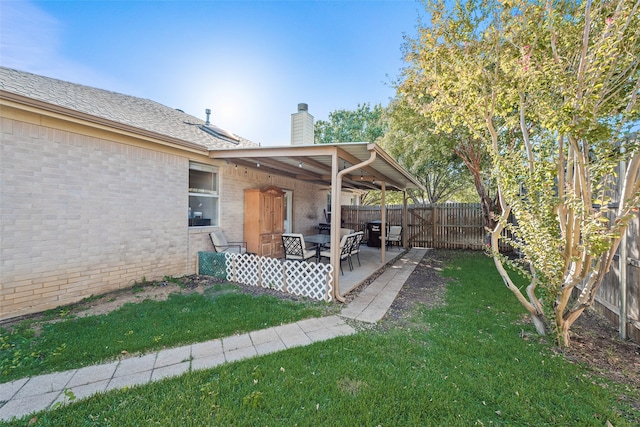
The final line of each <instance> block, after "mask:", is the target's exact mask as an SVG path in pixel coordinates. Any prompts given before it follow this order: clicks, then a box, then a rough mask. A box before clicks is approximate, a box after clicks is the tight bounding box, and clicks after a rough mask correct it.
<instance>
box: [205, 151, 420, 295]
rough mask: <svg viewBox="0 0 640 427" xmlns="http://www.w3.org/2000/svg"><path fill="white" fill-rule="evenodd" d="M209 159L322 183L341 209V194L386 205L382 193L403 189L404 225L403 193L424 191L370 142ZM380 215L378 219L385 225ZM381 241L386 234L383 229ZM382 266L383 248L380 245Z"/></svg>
mask: <svg viewBox="0 0 640 427" xmlns="http://www.w3.org/2000/svg"><path fill="white" fill-rule="evenodd" d="M209 157H211V158H212V159H218V160H227V161H229V162H233V163H234V164H236V165H238V166H244V167H251V168H258V167H259V168H260V170H261V171H263V172H266V173H270V174H273V175H281V176H287V177H290V178H294V179H298V180H303V181H307V182H310V183H314V184H318V185H324V186H326V187H327V189H330V190H331V206H335V207H338V206H340V192H341V191H343V190H344V191H349V190H381V191H382V205H383V206H384V205H385V192H386V190H394V191H402V192H403V198H404V212H403V225H405V226H406V210H407V209H406V206H407V203H406V190H407V189H409V188H417V189H421V190H423V191H424V187H423V186H422V184H420V182H418V181H417V180H416V179H415V178H414V177H413V176H412V175H411V174H410V173H409V172H408V171H406V170H405V169H404V168H403V167H402V166H400V164H399V163H398V162H396V161H395V160H394V159H393V158H392V157H391V156H390V155H389V154H387V153H386V152H385V151H384V150H383V149H382V148H381V147H379V146H378V145H376V144H373V143H366V142H348V143H335V144H313V145H287V146H280V147H247V148H231V149H220V150H210V151H209ZM333 210H334V212H332V215H331V248H332V251H334V252H335V253H333V252H332V257H331V263H332V264H333V271H334V275H333V280H334V283H333V289H334V297H335V298H336V299H338V300H342V298H341V296H340V295H338V292H337V289H338V280H339V276H340V275H339V274H336V273H335V272H337V271H339V267H340V265H339V256H338V251H339V245H340V242H339V240H340V236H339V233H338V230H339V229H340V224H341V218H340V209H333ZM385 211H386V209H382V210H381V219H382V222H383V223H385V222H386V220H385ZM381 231H382V239H383V240H384V238H385V235H384V233H385V232H386V229H385V227H382V230H381ZM381 257H382V262H383V263H384V262H385V245H382V247H381Z"/></svg>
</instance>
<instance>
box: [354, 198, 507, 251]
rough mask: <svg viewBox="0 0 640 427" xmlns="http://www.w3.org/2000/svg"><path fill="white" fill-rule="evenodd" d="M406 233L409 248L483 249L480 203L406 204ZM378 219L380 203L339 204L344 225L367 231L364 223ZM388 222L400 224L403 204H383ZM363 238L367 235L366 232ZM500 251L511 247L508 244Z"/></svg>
mask: <svg viewBox="0 0 640 427" xmlns="http://www.w3.org/2000/svg"><path fill="white" fill-rule="evenodd" d="M407 210H408V215H407V216H408V218H407V224H406V225H405V227H404V229H403V233H408V234H407V239H408V244H409V246H411V247H418V248H420V247H427V248H437V249H483V248H484V247H485V244H486V243H485V235H486V233H485V230H484V220H483V217H482V208H481V206H480V204H479V203H442V204H434V205H425V206H414V205H411V206H409V207H408V209H407ZM380 219H381V211H380V206H342V221H343V225H342V226H343V227H346V228H351V229H354V230H356V231H360V230H362V231H365V233H366V232H367V224H368V223H369V222H371V221H376V220H377V221H379V220H380ZM386 220H387V224H388V225H402V206H399V205H390V206H387V207H386ZM365 239H368V236H366V235H365ZM501 250H505V251H507V250H510V247H509V246H508V245H503V246H501Z"/></svg>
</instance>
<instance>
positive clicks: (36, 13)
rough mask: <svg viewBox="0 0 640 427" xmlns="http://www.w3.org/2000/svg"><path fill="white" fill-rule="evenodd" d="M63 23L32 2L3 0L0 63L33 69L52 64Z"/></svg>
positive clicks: (1, 8) (21, 68)
mask: <svg viewBox="0 0 640 427" xmlns="http://www.w3.org/2000/svg"><path fill="white" fill-rule="evenodd" d="M60 28H61V25H60V23H59V22H58V21H56V19H54V18H53V17H51V16H49V15H47V14H46V13H45V12H43V11H42V10H40V9H38V8H37V7H36V6H34V5H33V4H31V3H30V2H21V1H2V2H0V63H1V64H2V65H3V66H5V67H10V68H16V69H20V70H34V69H38V68H40V67H43V66H46V64H50V63H51V61H52V60H54V59H55V58H54V55H52V53H53V52H55V51H56V50H57V49H58V40H59V34H60Z"/></svg>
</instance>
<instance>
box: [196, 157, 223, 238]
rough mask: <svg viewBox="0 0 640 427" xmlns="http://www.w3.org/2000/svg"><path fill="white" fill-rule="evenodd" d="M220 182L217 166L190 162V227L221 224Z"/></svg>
mask: <svg viewBox="0 0 640 427" xmlns="http://www.w3.org/2000/svg"><path fill="white" fill-rule="evenodd" d="M219 183H220V180H219V174H218V168H217V167H215V166H211V165H205V164H202V163H195V162H189V227H205V226H210V225H213V226H218V225H220V224H219V213H220V200H219V198H220V191H219V190H220V189H219Z"/></svg>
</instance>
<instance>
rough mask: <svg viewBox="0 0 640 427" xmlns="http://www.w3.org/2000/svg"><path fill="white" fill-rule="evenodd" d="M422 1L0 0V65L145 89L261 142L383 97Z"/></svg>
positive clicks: (125, 89) (276, 141)
mask: <svg viewBox="0 0 640 427" xmlns="http://www.w3.org/2000/svg"><path fill="white" fill-rule="evenodd" d="M421 14H422V5H421V4H420V3H419V2H416V1H414V0H396V1H372V0H371V1H295V0H292V1H213V0H208V1H138V2H134V1H11V0H9V1H7V0H0V19H1V21H0V32H1V33H0V43H1V44H0V64H2V65H3V66H6V67H11V68H17V69H19V70H23V71H29V72H33V73H36V74H42V75H45V76H50V77H55V78H59V79H62V80H67V81H71V82H75V83H81V84H86V85H90V86H94V87H99V88H102V89H108V90H113V91H116V92H122V93H126V94H129V95H134V96H139V97H142V98H149V99H152V100H154V101H157V102H160V103H162V104H165V105H167V106H170V107H173V108H180V109H182V110H184V111H185V112H187V113H189V114H192V115H195V116H198V117H201V118H203V119H204V117H205V114H204V110H205V109H206V108H210V109H211V110H212V114H211V116H212V118H211V121H212V122H213V123H214V124H216V125H218V126H221V127H223V128H226V129H228V130H230V131H232V132H234V133H237V134H239V135H241V136H243V137H245V138H249V139H250V140H252V141H254V142H257V143H260V144H262V145H287V144H289V141H290V126H291V114H293V113H295V112H296V111H297V105H298V103H301V102H304V103H307V104H309V112H310V113H311V114H312V115H313V116H314V117H315V119H316V120H326V119H327V118H328V115H329V113H330V112H332V111H335V110H338V109H355V108H356V107H357V105H358V104H362V103H366V102H368V103H371V104H378V103H381V104H383V105H387V104H388V102H389V99H390V98H391V97H393V95H394V90H393V88H392V85H391V83H392V82H393V81H394V80H395V79H396V78H397V77H398V75H399V70H400V69H401V68H402V66H403V61H402V50H401V47H402V43H403V35H408V36H414V35H415V33H416V25H417V22H418V19H419V16H420V15H421Z"/></svg>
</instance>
